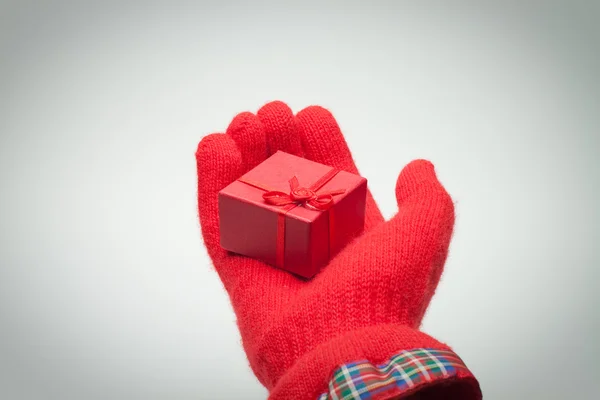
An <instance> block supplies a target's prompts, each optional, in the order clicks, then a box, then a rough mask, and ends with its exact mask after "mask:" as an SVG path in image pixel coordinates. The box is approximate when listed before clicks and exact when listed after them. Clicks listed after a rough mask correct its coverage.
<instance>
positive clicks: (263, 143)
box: [196, 102, 481, 400]
mask: <svg viewBox="0 0 600 400" xmlns="http://www.w3.org/2000/svg"><path fill="white" fill-rule="evenodd" d="M277 150H282V151H285V152H288V153H291V154H295V155H298V156H301V157H305V158H307V159H310V160H313V161H316V162H319V163H323V164H326V165H330V166H332V167H336V168H339V169H342V170H345V171H348V172H351V173H354V174H358V171H357V168H356V166H355V165H354V161H353V159H352V156H351V154H350V151H349V149H348V146H347V144H346V142H345V140H344V138H343V136H342V133H341V131H340V128H339V126H338V124H337V122H336V121H335V119H334V118H333V116H332V115H331V114H330V113H329V112H328V111H327V110H325V109H324V108H322V107H318V106H311V107H308V108H306V109H304V110H302V111H301V112H299V113H298V114H297V115H294V114H293V113H292V111H291V110H290V109H289V107H288V106H287V105H285V104H284V103H281V102H272V103H269V104H267V105H265V106H264V107H262V108H261V109H260V110H259V111H258V113H257V114H256V115H254V114H252V113H249V112H245V113H241V114H239V115H237V116H236V117H235V118H234V119H233V121H232V122H231V124H230V125H229V127H228V129H227V132H226V133H224V134H223V133H220V134H212V135H208V136H206V137H204V138H203V139H202V141H201V142H200V144H199V145H198V150H197V153H196V159H197V168H198V204H199V215H200V222H201V227H202V233H203V236H204V241H205V244H206V247H207V249H208V253H209V255H210V257H211V258H212V260H213V263H214V266H215V268H216V270H217V272H218V274H219V276H220V278H221V280H222V282H223V284H224V286H225V289H226V290H227V292H228V294H229V296H230V299H231V303H232V305H233V309H234V311H235V313H236V316H237V323H238V326H239V329H240V332H241V336H242V341H243V346H244V349H245V351H246V354H247V356H248V360H249V362H250V366H251V367H252V370H253V371H254V373H255V374H256V376H257V377H258V379H259V380H260V382H261V383H262V384H263V385H264V386H265V387H266V388H267V389H268V390H269V393H270V398H272V399H286V400H290V399H316V398H317V397H318V396H319V395H320V394H321V393H322V392H323V391H324V390H325V389H326V388H327V383H328V380H329V379H330V378H331V373H332V371H333V370H334V369H335V368H336V367H338V366H340V365H341V364H343V363H346V362H349V361H353V360H369V361H370V362H373V363H374V364H377V363H380V362H383V361H385V360H387V359H388V358H389V357H390V356H391V355H392V354H395V353H397V352H398V351H401V350H407V349H415V348H435V349H441V350H446V349H449V348H448V346H446V345H444V344H442V343H440V342H438V341H436V340H435V339H433V338H431V337H430V336H428V335H426V334H424V333H422V332H420V331H419V330H418V327H419V325H420V323H421V319H422V318H423V315H424V313H425V310H426V308H427V306H428V304H429V302H430V300H431V297H432V295H433V293H434V290H435V288H436V285H437V283H438V281H439V279H440V275H441V273H442V269H443V265H444V262H445V260H446V255H447V252H448V246H449V242H450V237H451V235H452V229H453V225H454V206H453V203H452V200H451V198H450V196H449V195H448V193H447V192H446V191H445V190H444V188H443V187H442V185H441V184H440V183H439V182H438V180H437V178H436V175H435V172H434V167H433V165H432V164H431V163H430V162H428V161H424V160H417V161H413V162H411V163H410V164H408V165H407V166H406V167H405V168H404V169H403V170H402V172H401V173H400V175H399V177H398V181H397V184H396V199H397V201H398V207H399V211H398V213H397V214H396V215H395V216H394V217H393V218H392V219H391V220H389V221H387V222H384V220H383V218H382V216H381V213H380V211H379V210H378V208H377V206H376V204H375V201H374V200H373V197H372V196H371V194H370V193H368V194H367V203H366V218H365V231H364V233H363V234H362V235H361V236H360V237H359V238H357V239H356V240H354V241H353V242H352V243H351V244H349V245H348V246H347V247H346V248H345V249H344V250H343V251H341V252H340V253H339V254H338V255H337V256H336V257H335V258H334V259H332V260H331V261H330V263H329V264H328V265H327V266H326V267H325V268H324V269H323V270H322V271H321V272H320V273H319V274H317V275H316V276H315V277H314V278H313V279H312V280H309V281H306V280H301V279H298V278H297V277H295V276H293V275H292V274H289V273H287V272H285V271H282V270H279V269H276V268H273V267H271V266H269V265H266V264H264V263H262V262H260V261H257V260H254V259H250V258H247V257H243V256H240V255H236V254H232V253H228V252H226V251H225V250H223V249H222V248H221V247H220V245H219V216H218V203H217V198H218V192H219V191H220V190H221V189H222V188H224V187H225V186H227V185H228V184H229V183H231V182H233V181H234V180H235V179H237V178H239V177H240V176H241V175H242V174H243V173H245V172H246V171H248V170H250V169H252V168H253V167H255V166H256V165H258V164H259V163H260V162H262V161H264V160H265V159H266V158H267V157H268V156H269V155H270V154H272V153H274V152H275V151H277ZM441 386H443V387H440V392H439V393H442V392H443V393H442V394H441V395H440V396H441V397H436V394H435V390H434V391H433V392H431V393H433V394H431V393H430V394H429V395H428V397H427V398H457V399H466V400H469V399H479V398H481V393H480V391H479V386H478V384H477V382H476V381H475V380H474V378H473V377H472V375H470V373H469V374H466V373H465V374H463V373H462V372H459V373H458V374H457V375H456V376H455V377H453V379H452V380H450V381H447V382H445V383H444V385H441ZM413 392H414V391H413ZM444 393H445V394H444ZM449 393H452V395H451V396H450V397H448V394H449ZM409 394H410V393H409ZM373 398H375V397H373ZM386 398H387V397H386Z"/></svg>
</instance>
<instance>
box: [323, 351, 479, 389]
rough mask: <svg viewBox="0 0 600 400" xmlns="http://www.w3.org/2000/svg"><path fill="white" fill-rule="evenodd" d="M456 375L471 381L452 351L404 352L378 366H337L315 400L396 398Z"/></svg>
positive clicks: (362, 362) (469, 374) (366, 362)
mask: <svg viewBox="0 0 600 400" xmlns="http://www.w3.org/2000/svg"><path fill="white" fill-rule="evenodd" d="M459 375H460V376H461V377H465V376H471V377H472V374H471V373H470V371H469V370H468V369H467V367H466V365H465V364H464V362H463V361H462V360H461V359H460V357H458V355H456V354H455V353H454V352H453V351H451V350H436V349H413V350H404V351H401V352H400V353H398V354H396V355H394V356H392V357H391V358H390V359H389V360H388V361H387V362H385V363H383V364H380V365H374V364H372V363H370V362H369V361H367V360H361V361H357V362H351V363H347V364H344V365H342V366H340V367H339V368H337V369H336V370H335V371H334V373H333V377H332V378H331V380H330V381H329V387H328V390H327V392H325V393H323V394H321V395H320V396H319V397H318V400H351V399H352V400H354V399H360V400H363V399H371V400H373V399H390V398H392V396H395V397H394V398H396V397H401V396H403V395H406V394H408V393H414V392H415V391H417V390H420V389H421V388H422V387H429V386H430V385H431V384H433V383H438V382H440V381H444V380H449V379H457V377H459Z"/></svg>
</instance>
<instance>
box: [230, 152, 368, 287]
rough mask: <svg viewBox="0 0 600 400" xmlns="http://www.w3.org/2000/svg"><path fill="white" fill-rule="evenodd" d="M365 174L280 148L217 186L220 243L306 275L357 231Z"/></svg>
mask: <svg viewBox="0 0 600 400" xmlns="http://www.w3.org/2000/svg"><path fill="white" fill-rule="evenodd" d="M366 194H367V180H366V179H365V178H363V177H360V176H358V175H354V174H351V173H349V172H346V171H341V170H338V169H335V168H332V167H329V166H327V165H323V164H319V163H316V162H313V161H310V160H307V159H304V158H301V157H297V156H294V155H291V154H288V153H284V152H282V151H278V152H277V153H275V154H273V155H272V156H271V157H269V158H268V159H267V160H265V161H264V162H263V163H261V164H260V165H258V166H257V167H256V168H254V169H252V170H251V171H249V172H247V173H246V174H245V175H243V176H242V177H241V178H239V179H238V180H236V181H235V182H233V183H231V184H230V185H229V186H227V187H226V188H225V189H223V190H221V191H220V192H219V224H220V232H221V246H222V247H223V248H224V249H226V250H229V251H232V252H235V253H239V254H242V255H245V256H248V257H252V258H256V259H259V260H262V261H264V262H266V263H268V264H271V265H274V266H276V267H279V268H282V269H284V270H286V271H289V272H292V273H294V274H297V275H300V276H303V277H305V278H310V277H312V276H314V275H315V274H316V273H317V272H318V271H319V270H320V269H321V268H322V267H323V266H324V265H326V264H327V263H328V262H329V260H330V259H331V258H332V257H333V256H335V255H336V254H337V253H338V252H339V251H340V250H341V249H343V248H344V246H346V244H348V242H350V241H351V240H352V239H353V238H354V237H356V236H357V235H358V234H359V233H360V232H361V231H362V230H363V226H364V220H365V199H366Z"/></svg>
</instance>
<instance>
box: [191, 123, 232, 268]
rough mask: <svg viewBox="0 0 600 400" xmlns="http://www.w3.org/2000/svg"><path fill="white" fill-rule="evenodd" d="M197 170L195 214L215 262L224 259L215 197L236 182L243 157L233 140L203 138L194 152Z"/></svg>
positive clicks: (223, 136)
mask: <svg viewBox="0 0 600 400" xmlns="http://www.w3.org/2000/svg"><path fill="white" fill-rule="evenodd" d="M196 166H197V171H198V214H199V216H200V225H201V227H202V235H203V237H204V243H205V244H206V247H207V249H208V253H209V255H210V256H211V257H212V258H213V260H215V263H216V262H217V260H218V259H221V258H223V257H225V256H226V254H227V252H226V251H225V250H223V249H222V248H221V245H220V239H219V204H218V194H219V191H221V189H223V188H224V187H225V186H227V185H229V184H230V183H231V182H233V181H234V180H236V179H237V178H238V177H239V176H240V174H241V171H242V167H243V164H242V156H241V154H240V151H239V149H238V148H237V146H236V143H235V141H234V140H233V139H232V138H231V137H230V136H228V135H225V134H222V133H215V134H212V135H208V136H205V137H204V138H202V140H201V141H200V143H199V144H198V150H197V151H196Z"/></svg>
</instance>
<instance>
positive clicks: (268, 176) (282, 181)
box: [220, 151, 366, 222]
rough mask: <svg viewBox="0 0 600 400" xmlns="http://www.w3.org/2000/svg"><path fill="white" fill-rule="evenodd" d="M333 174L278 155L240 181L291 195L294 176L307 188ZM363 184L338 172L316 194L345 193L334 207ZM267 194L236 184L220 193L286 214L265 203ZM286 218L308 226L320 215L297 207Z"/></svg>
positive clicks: (324, 167)
mask: <svg viewBox="0 0 600 400" xmlns="http://www.w3.org/2000/svg"><path fill="white" fill-rule="evenodd" d="M331 170H332V167H330V166H327V165H324V164H320V163H317V162H314V161H310V160H307V159H305V158H302V157H298V156H295V155H292V154H288V153H285V152H283V151H277V152H276V153H275V154H273V155H272V156H271V157H269V158H268V159H266V160H265V161H264V162H262V163H261V164H259V165H258V166H256V167H255V168H254V169H252V170H250V171H248V172H247V173H245V174H244V175H243V176H242V177H241V178H240V179H241V180H244V181H247V182H256V183H258V184H259V185H261V186H263V187H265V188H269V190H277V191H281V192H284V193H289V192H290V183H289V181H290V179H291V178H292V177H294V176H295V177H297V178H298V181H299V183H300V186H302V187H307V188H308V187H310V186H311V185H312V184H313V183H315V182H317V181H318V180H319V179H321V178H322V177H323V176H324V175H326V174H327V173H329V172H330V171H331ZM364 182H366V179H365V178H363V177H361V176H358V175H355V174H351V173H349V172H346V171H339V172H338V173H337V174H336V175H335V176H334V177H333V178H332V179H331V180H330V181H328V182H327V183H325V184H324V185H323V186H322V187H321V188H320V189H319V190H317V191H316V193H317V194H318V193H324V192H327V191H333V190H338V189H344V190H345V193H343V194H341V195H338V196H334V197H333V201H334V204H335V203H337V202H339V201H340V200H341V199H343V198H344V197H345V196H346V195H347V194H349V193H351V192H352V191H353V190H354V189H355V188H356V187H358V186H359V185H361V184H363V183H364ZM264 193H265V191H264V190H261V189H258V188H257V187H254V186H252V185H249V184H247V183H244V182H241V181H240V180H236V181H234V182H232V183H231V184H230V185H228V186H227V187H226V188H224V189H223V190H222V191H221V192H220V195H224V196H230V197H235V198H237V199H239V200H241V201H245V202H248V203H252V204H255V205H257V206H260V207H263V208H268V209H271V210H272V211H274V212H283V207H279V206H275V205H271V204H268V203H266V202H265V200H264V199H263V194H264ZM287 214H288V215H291V216H293V217H294V218H297V219H300V220H303V221H306V222H312V221H314V220H315V219H316V218H318V217H319V215H320V214H321V211H318V210H312V209H309V208H306V207H295V208H293V209H292V210H290V211H289V212H288V213H287Z"/></svg>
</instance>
